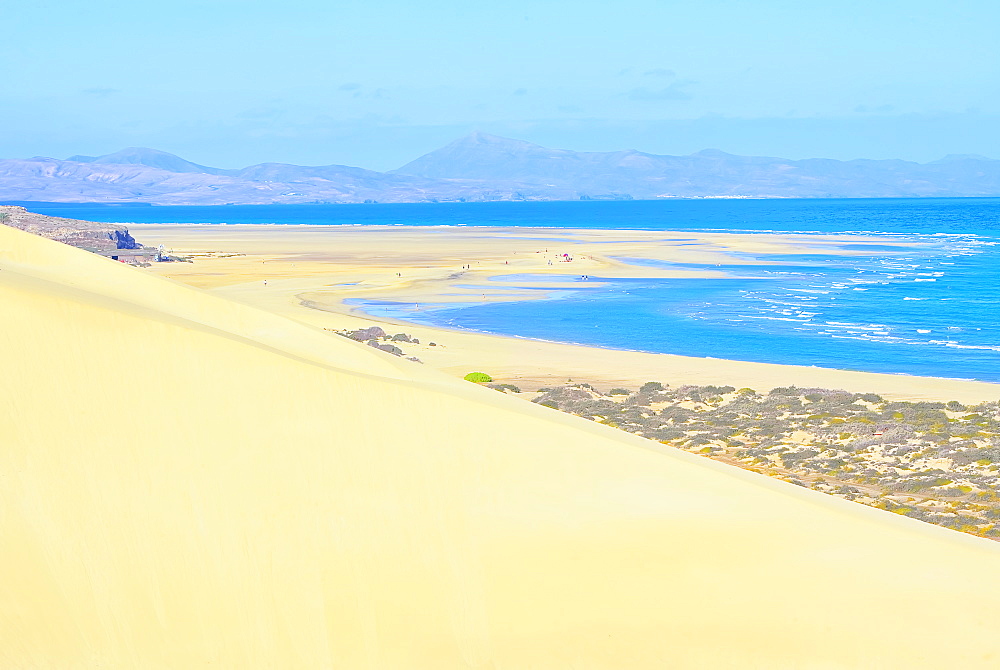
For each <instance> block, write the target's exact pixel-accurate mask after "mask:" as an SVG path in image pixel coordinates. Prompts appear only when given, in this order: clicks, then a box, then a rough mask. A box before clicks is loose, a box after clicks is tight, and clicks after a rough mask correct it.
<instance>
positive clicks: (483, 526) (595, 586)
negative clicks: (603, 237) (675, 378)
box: [0, 226, 1000, 670]
mask: <svg viewBox="0 0 1000 670" xmlns="http://www.w3.org/2000/svg"><path fill="white" fill-rule="evenodd" d="M137 232H140V234H143V235H145V238H144V239H146V240H148V239H149V237H151V236H150V235H147V234H146V233H147V232H148V231H137ZM167 232H168V230H167V229H163V233H164V234H166V233H167ZM180 232H182V233H184V234H187V235H193V234H195V233H201V232H203V231H200V230H199V231H192V230H188V231H186V232H185V231H180ZM207 232H208V233H210V234H215V235H222V234H227V235H228V234H230V231H214V230H209V231H207ZM177 234H180V233H177ZM255 234H257V235H262V236H265V237H266V236H267V235H268V234H269V233H268V231H261V232H260V233H255ZM302 234H303V235H308V234H310V233H308V232H305V231H304V232H303V233H302ZM192 239H193V238H192ZM199 239H200V240H201V241H202V242H203V243H204V246H203V247H201V248H203V249H208V250H215V251H219V250H220V247H221V246H222V245H223V243H224V240H223V238H222V237H217V238H215V239H208V238H199ZM301 239H305V238H300V239H299V240H298V241H292V242H289V243H288V244H289V245H290V246H289V247H287V248H283V249H277V250H274V249H272V250H270V251H268V252H266V253H265V251H264V249H265V247H266V246H267V240H266V239H265V240H264V241H262V242H260V246H259V247H258V248H257V249H256V251H255V250H254V249H253V248H250V247H249V246H247V247H245V246H243V244H244V242H242V241H240V240H237V241H236V242H233V243H232V244H233V247H232V248H231V249H221V250H222V251H224V252H226V253H229V252H236V250H237V248H242V249H243V251H240V252H239V253H247V255H246V256H234V257H231V258H228V259H227V258H216V259H215V260H204V259H203V260H200V261H198V262H196V263H193V264H190V265H189V264H176V265H170V266H169V267H168V266H166V265H165V266H163V267H164V268H167V270H169V271H170V272H174V273H179V274H175V276H176V277H178V278H180V279H184V280H185V281H188V282H190V283H192V284H195V283H198V281H199V279H198V277H199V276H201V277H202V278H203V279H202V281H203V282H204V284H205V285H206V286H213V287H214V288H212V289H211V290H209V291H205V290H202V289H198V288H193V287H191V286H187V285H184V284H182V283H179V282H177V281H168V280H164V279H163V278H162V277H157V276H154V273H153V272H151V271H149V270H146V269H141V268H133V267H128V266H126V265H124V264H122V263H116V262H114V261H112V260H109V259H106V258H101V257H99V256H96V255H94V254H90V253H88V252H85V251H82V250H79V249H74V248H71V247H68V246H65V245H62V244H59V243H57V242H53V241H50V240H46V239H43V238H39V237H35V236H33V235H30V234H28V233H25V232H22V231H18V230H15V229H12V228H8V227H5V226H0V304H2V305H3V306H4V315H5V327H4V328H3V329H0V365H2V369H3V371H4V374H3V382H2V383H0V407H2V408H4V411H3V412H0V435H2V436H3V444H4V449H3V451H2V453H0V473H2V476H3V479H4V485H3V486H2V487H0V510H2V515H0V546H2V547H3V550H2V552H0V568H2V569H0V602H2V603H3V604H4V606H3V607H2V608H0V630H3V631H4V636H3V637H4V642H3V644H2V645H0V666H2V667H9V668H60V669H63V668H98V667H113V668H150V669H152V668H163V669H167V668H195V667H217V668H233V669H235V668H241V669H243V668H343V669H365V670H369V669H371V670H374V669H389V668H393V669H398V668H413V669H418V668H426V669H428V670H430V669H432V668H433V669H434V670H441V669H444V668H455V669H459V668H484V667H490V668H497V669H498V670H500V669H502V670H521V669H524V668H539V669H542V668H545V669H549V668H570V667H572V668H581V669H593V670H598V669H600V670H612V669H617V668H623V667H628V668H650V669H652V668H663V667H672V668H691V669H695V668H698V669H701V668H733V669H737V668H739V669H744V668H753V667H756V668H768V669H775V668H789V669H791V668H817V669H819V668H887V667H897V668H937V667H942V666H943V665H946V664H947V665H952V666H958V667H963V668H992V667H995V666H996V661H997V659H998V658H1000V645H998V643H997V640H996V635H995V631H996V629H997V627H998V626H1000V613H998V611H997V609H996V607H995V606H994V603H995V601H996V600H997V598H998V597H1000V580H998V578H997V570H996V566H997V564H998V560H1000V547H998V546H997V545H996V544H995V543H993V542H990V541H987V540H983V539H981V538H976V537H971V536H968V535H964V534H961V533H955V532H952V531H949V530H945V529H942V528H938V527H935V526H932V525H929V524H925V523H921V522H919V521H915V520H912V519H908V518H903V517H900V516H898V515H895V514H890V513H887V512H883V511H880V510H875V509H871V508H867V507H864V506H861V505H857V504H853V503H850V502H846V501H842V500H837V499H835V498H832V497H830V496H826V495H823V494H820V493H816V492H813V491H809V490H805V489H803V488H801V487H797V486H793V485H790V484H786V483H784V482H779V481H775V480H772V479H770V478H768V477H765V476H761V475H757V474H754V473H750V472H745V471H742V470H739V469H736V468H733V467H730V466H727V465H724V464H720V463H716V462H713V461H711V460H708V459H704V458H700V457H697V456H695V455H692V454H688V453H684V452H682V451H680V450H676V449H671V448H668V447H665V446H663V445H658V444H656V443H654V442H651V441H649V440H645V439H642V438H639V437H636V436H632V435H628V434H625V433H623V432H621V431H618V430H615V429H613V428H610V427H608V426H602V425H598V424H595V423H593V422H589V421H586V420H583V419H581V418H579V417H574V416H570V415H567V414H564V413H561V412H557V411H554V410H552V409H549V408H548V407H542V406H539V405H535V404H532V403H527V402H524V401H523V400H522V399H520V398H514V397H508V396H506V395H504V394H500V393H496V392H494V391H492V390H489V389H484V388H480V387H478V386H476V385H474V384H470V383H468V382H464V381H461V380H457V379H454V378H453V377H452V376H449V375H447V374H442V373H440V372H438V371H436V370H434V369H433V368H434V367H435V365H440V366H441V367H442V368H448V367H449V366H451V367H455V366H457V365H458V360H457V358H456V360H454V361H452V362H451V363H448V362H447V356H448V355H451V354H450V351H459V350H461V349H462V348H463V346H468V347H470V348H469V351H470V352H471V351H472V348H471V343H472V342H477V341H479V340H474V339H469V340H468V342H469V343H470V344H469V345H464V344H460V342H461V340H459V339H456V340H454V341H451V342H450V343H446V346H445V350H446V353H445V354H442V358H441V359H440V361H439V362H437V363H436V364H430V363H428V364H424V365H419V364H416V363H412V362H410V361H406V360H402V359H399V358H396V357H393V356H390V355H387V354H385V353H383V352H379V351H376V350H374V349H372V348H371V347H367V346H365V345H363V344H361V343H358V342H353V341H350V340H347V339H345V338H342V337H338V336H336V335H334V334H332V333H329V332H326V331H324V330H323V329H322V328H317V327H314V326H312V325H309V324H307V323H303V321H309V320H310V319H314V320H315V323H316V324H318V325H323V324H327V325H337V324H349V323H357V322H361V321H363V320H361V319H359V318H358V317H352V316H350V315H344V314H338V313H335V312H327V311H322V310H315V309H310V308H303V307H302V306H301V305H298V304H297V300H298V299H297V298H296V297H295V296H296V295H298V293H301V292H302V291H309V290H312V291H315V290H319V289H321V288H322V285H323V284H322V282H323V281H326V282H329V281H330V279H329V275H327V278H326V279H320V274H321V272H320V271H321V270H323V271H325V270H328V269H331V268H333V267H334V266H336V265H337V264H336V263H334V262H332V261H330V260H329V259H327V258H326V257H324V256H323V254H322V253H320V252H318V251H316V250H315V249H314V250H312V251H310V254H312V255H311V256H310V257H309V258H306V257H305V255H299V254H297V253H296V252H294V251H293V250H292V248H293V247H294V246H295V245H297V244H299V243H300V242H301ZM371 244H372V247H371V248H372V249H373V252H374V249H376V248H377V245H376V244H375V242H372V243H371ZM526 244H527V243H526ZM176 246H178V247H179V246H180V245H179V244H178V245H176ZM338 246H339V248H340V251H337V247H338ZM383 246H384V242H383ZM488 246H489V245H488V244H484V245H483V254H484V257H485V253H486V247H488ZM508 246H510V245H509V244H508ZM331 250H332V252H334V251H336V252H337V253H341V254H343V255H344V256H345V257H346V256H349V255H350V254H353V253H354V251H355V250H354V249H349V248H346V244H345V245H339V244H338V245H334V247H332V248H331ZM457 251H460V252H461V253H460V254H459V255H458V256H457V259H456V262H457V263H458V264H459V265H461V264H462V261H463V260H465V259H467V258H469V257H470V256H471V255H472V254H473V252H474V251H475V249H474V248H473V245H472V244H471V243H470V244H469V245H468V246H465V247H463V248H461V249H457ZM254 254H256V255H254ZM431 256H432V254H431V253H430V251H428V254H427V260H425V261H424V262H423V263H424V265H426V267H422V266H421V264H420V263H417V262H414V263H413V269H414V270H415V271H423V272H424V273H425V275H424V276H426V277H427V278H428V279H430V278H431V277H432V276H434V275H435V274H440V272H441V271H442V270H443V269H445V268H444V266H443V265H439V264H438V263H437V262H435V261H432V260H430V257H431ZM262 261H263V262H262ZM494 262H496V261H494ZM594 262H597V261H594ZM227 263H231V264H232V265H230V266H228V267H230V268H231V270H228V271H227V270H226V269H225V268H226V267H227ZM269 264H270V266H271V268H273V269H272V270H268V271H269V272H273V274H272V275H269V282H268V289H269V290H270V289H272V288H275V289H278V288H279V287H280V290H275V291H273V292H269V293H262V292H261V291H260V290H258V289H257V288H253V289H251V288H250V285H251V284H256V283H260V284H261V286H262V285H263V284H262V282H263V279H261V278H260V275H259V274H258V273H259V272H260V271H259V270H258V269H257V266H258V265H263V266H264V267H267V266H268V265H269ZM285 265H289V266H294V269H295V270H296V271H300V272H302V273H303V275H304V276H302V277H295V276H293V277H287V276H285V275H283V274H282V270H281V269H282V268H283V267H284V266H285ZM355 267H356V268H357V267H365V263H363V262H362V263H357V264H356V266H355ZM367 267H368V270H367V272H368V273H369V274H368V275H365V276H370V277H373V278H377V277H388V276H390V275H389V274H388V273H389V272H396V271H399V270H398V268H400V267H402V264H401V262H400V259H399V258H390V259H381V258H374V257H373V258H372V259H371V260H370V264H369V265H367ZM209 268H215V269H214V270H213V271H212V272H209V271H208V269H209ZM239 268H242V270H240V269H239ZM305 268H308V269H309V272H313V273H316V274H315V275H313V276H308V273H306V272H305V270H304V269H305ZM393 268H395V269H393ZM164 271H166V270H160V269H159V268H158V269H157V270H156V272H164ZM182 271H187V272H188V273H190V274H189V275H188V276H186V277H185V276H184V275H183V274H180V273H181V272H182ZM213 272H214V274H213ZM349 272H353V273H354V274H358V273H359V272H360V270H359V269H354V270H353V271H351V270H348V269H345V271H344V274H343V275H342V277H345V278H346V276H347V274H348V273H349ZM355 279H357V277H355ZM285 282H287V286H284V283H285ZM400 288H401V290H411V289H410V288H409V287H406V286H401V287H400ZM247 303H259V304H260V305H261V306H265V307H266V306H269V305H271V303H273V307H274V309H259V308H258V307H256V306H254V305H253V304H247ZM287 315H295V318H288V316H287ZM327 319H330V321H326V320H327ZM324 327H326V326H325V325H324ZM468 337H469V338H472V337H473V336H471V335H470V336H468ZM442 339H444V336H443V335H442ZM482 341H486V340H482ZM489 341H497V342H502V340H501V339H500V338H493V339H489ZM504 346H508V345H506V344H497V345H496V350H495V351H496V352H497V353H494V354H492V355H494V356H497V357H498V358H497V360H498V361H499V357H500V356H501V353H499V352H502V351H507V352H509V354H508V355H522V353H521V352H524V351H527V349H523V350H518V349H516V348H515V349H507V350H504V349H503V347H504ZM510 346H512V345H510ZM518 346H524V347H534V346H537V345H535V344H533V343H529V344H523V345H518ZM556 349H557V348H556V347H555V346H554V345H553V348H552V349H551V351H553V352H554V351H556ZM448 350H450V351H448ZM565 351H567V352H571V351H576V350H575V349H571V348H566V349H565ZM435 353H437V352H435ZM461 355H465V354H461V353H460V354H456V356H461ZM561 355H562V354H561ZM565 356H566V357H567V358H566V359H564V360H568V358H569V357H570V354H569V353H567V354H565ZM609 356H612V355H611V354H609ZM615 356H617V354H615ZM542 358H543V356H539V355H536V356H535V358H534V359H532V360H531V361H520V360H515V359H511V360H510V362H509V363H508V364H509V366H510V370H512V371H515V370H522V371H526V370H527V368H528V366H529V365H530V364H532V361H536V362H537V361H540V360H541V359H542ZM428 359H429V360H430V356H428ZM611 360H612V359H611V358H609V359H608V362H609V363H610V361H611ZM650 360H652V359H650ZM637 361H638V359H637ZM719 365H720V367H719V369H718V373H720V374H721V373H722V371H723V370H724V369H725V368H723V367H722V366H724V365H726V364H725V363H723V362H720V363H719ZM636 366H637V367H636V368H634V370H635V371H636V372H638V362H637V363H636ZM477 367H478V366H477ZM549 369H552V368H551V367H550V368H549ZM663 369H664V370H665V371H668V370H669V369H670V368H669V365H667V366H665V367H664V368H663ZM677 369H678V370H679V369H680V368H677ZM730 369H733V370H735V369H736V368H730ZM764 369H765V368H762V370H764ZM768 369H769V368H768ZM747 370H748V372H747V375H748V376H751V375H752V374H757V373H752V368H747ZM655 373H656V371H652V370H650V371H647V374H644V375H643V377H648V376H657V375H656V374H655ZM759 374H760V380H764V379H766V378H767V375H766V374H764V372H761V373H759ZM789 374H804V371H793V372H790V373H789ZM802 379H803V381H805V377H802ZM845 379H847V378H845ZM858 379H859V380H875V379H876V378H875V377H863V378H862V377H859V378H858ZM928 384H930V385H929V386H928V387H927V388H928V389H933V388H934V386H933V383H931V382H928ZM957 388H959V387H956V389H957ZM969 388H970V389H973V388H975V387H974V386H970V387H969ZM900 390H901V391H902V390H903V388H902V387H900ZM949 390H950V389H949ZM984 391H985V388H984ZM970 393H971V391H970ZM942 607H947V610H948V611H947V615H942V614H941V613H940V612H941V608H942Z"/></svg>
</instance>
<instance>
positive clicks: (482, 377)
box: [463, 372, 493, 384]
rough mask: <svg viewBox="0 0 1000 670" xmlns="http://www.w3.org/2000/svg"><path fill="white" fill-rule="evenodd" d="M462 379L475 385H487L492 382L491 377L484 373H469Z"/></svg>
mask: <svg viewBox="0 0 1000 670" xmlns="http://www.w3.org/2000/svg"><path fill="white" fill-rule="evenodd" d="M463 379H465V381H467V382H476V383H477V384H488V383H489V382H491V381H493V377H490V376H489V375H488V374H486V373H485V372H470V373H469V374H467V375H465V377H463Z"/></svg>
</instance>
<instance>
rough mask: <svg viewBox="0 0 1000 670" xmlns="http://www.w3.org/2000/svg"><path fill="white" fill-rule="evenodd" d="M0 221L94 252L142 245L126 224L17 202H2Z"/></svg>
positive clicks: (138, 247)
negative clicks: (34, 208)
mask: <svg viewBox="0 0 1000 670" xmlns="http://www.w3.org/2000/svg"><path fill="white" fill-rule="evenodd" d="M0 223H2V224H5V225H8V226H11V227H13V228H18V229H20V230H23V231H26V232H29V233H33V234H35V235H40V236H42V237H47V238H49V239H51V240H56V241H57V242H62V243H63V244H69V245H70V246H74V247H78V248H80V249H86V250H87V251H93V252H95V253H107V252H109V251H113V250H115V249H142V248H143V246H142V245H141V244H139V243H138V242H136V240H135V238H133V237H132V236H131V235H130V234H129V232H128V228H125V227H124V226H120V225H115V224H113V223H95V222H93V221H78V220H76V219H63V218H60V217H55V216H45V215H43V214H35V213H34V212H29V211H28V210H27V209H25V208H24V207H17V206H14V205H0Z"/></svg>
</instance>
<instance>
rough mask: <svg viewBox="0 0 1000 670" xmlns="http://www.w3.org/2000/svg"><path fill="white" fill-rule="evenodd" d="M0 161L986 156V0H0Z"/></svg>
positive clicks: (989, 104) (995, 115)
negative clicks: (469, 153) (559, 154)
mask: <svg viewBox="0 0 1000 670" xmlns="http://www.w3.org/2000/svg"><path fill="white" fill-rule="evenodd" d="M6 4H7V5H8V6H5V8H4V10H3V12H2V14H0V16H2V19H3V25H4V39H3V48H2V49H0V73H2V74H3V79H4V86H3V87H2V90H0V124H2V127H3V128H4V131H5V132H3V133H2V134H0V157H4V158H18V157H28V156H34V155H46V156H55V157H59V158H64V157H66V156H69V155H71V154H77V153H82V154H102V153H110V152H112V151H115V150H117V149H119V148H122V147H124V146H150V147H154V148H158V149H162V150H165V151H170V152H173V153H177V154H179V155H181V156H183V157H185V158H188V159H189V160H194V161H196V162H199V163H203V164H208V165H215V166H219V167H241V166H244V165H248V164H252V163H258V162H264V161H278V162H290V163H299V164H317V165H318V164H331V163H340V164H348V165H358V166H361V167H367V168H372V169H389V168H393V167H398V166H399V165H401V164H403V163H405V162H407V161H408V160H410V159H412V158H415V157H416V156H418V155H420V154H422V153H424V152H426V151H429V150H432V149H434V148H437V147H438V146H441V145H442V144H445V143H446V142H448V141H450V140H452V139H454V138H456V137H458V136H460V135H463V134H465V133H467V132H470V131H472V130H482V131H485V132H492V133H496V134H500V135H505V136H509V137H516V138H519V139H525V140H528V141H532V142H537V143H539V144H543V145H547V146H556V147H561V148H568V149H576V150H581V151H583V150H594V151H607V150H615V149H625V148H635V149H640V150H643V151H649V152H652V153H669V154H685V153H691V152H693V151H698V150H700V149H704V148H718V149H722V150H724V151H729V152H732V153H741V154H764V155H777V156H784V157H790V158H805V157H819V156H822V157H831V158H841V159H850V158H904V159H908V160H918V161H928V160H933V159H936V158H940V157H941V156H943V155H945V154H948V153H977V154H984V155H987V156H991V157H995V158H1000V123H998V121H1000V50H998V49H997V48H996V35H997V33H998V28H1000V3H997V2H995V0H991V1H987V0H951V1H949V2H945V1H943V0H934V1H931V0H908V1H906V2H903V1H896V0H875V1H873V0H867V1H864V2H860V1H856V0H837V1H835V2H834V1H827V0H811V1H804V0H797V1H790V0H788V1H786V0H701V1H696V0H687V1H685V2H675V1H673V0H669V1H662V0H661V1H655V0H619V1H618V2H607V1H602V2H589V1H587V0H583V1H576V2H566V1H552V0H548V1H547V0H535V1H533V2H522V1H521V0H512V1H510V2H505V3H473V2H468V0H466V1H465V2H452V1H450V0H447V1H442V0H425V1H423V2H416V1H410V2H401V1H389V0H368V1H366V2H360V1H354V0H351V1H347V2H340V1H337V0H327V1H326V2H312V1H305V0H283V1H282V2H272V3H255V2H247V1H246V0H241V1H235V0H199V1H197V2H195V1H191V0H173V1H172V2H164V3H141V2H135V1H134V0H130V1H128V2H125V1H117V0H115V1H112V0H94V1H91V2H82V1H73V2H69V1H67V0H35V1H33V2H30V3H28V2H25V3H18V4H16V5H14V4H13V3H6Z"/></svg>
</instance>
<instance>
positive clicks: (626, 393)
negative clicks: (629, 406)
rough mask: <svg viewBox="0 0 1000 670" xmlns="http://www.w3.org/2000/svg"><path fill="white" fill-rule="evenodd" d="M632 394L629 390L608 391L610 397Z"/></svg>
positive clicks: (616, 389)
mask: <svg viewBox="0 0 1000 670" xmlns="http://www.w3.org/2000/svg"><path fill="white" fill-rule="evenodd" d="M631 393H632V392H631V391H629V390H628V389H623V388H614V389H611V390H610V391H608V395H630V394H631Z"/></svg>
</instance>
